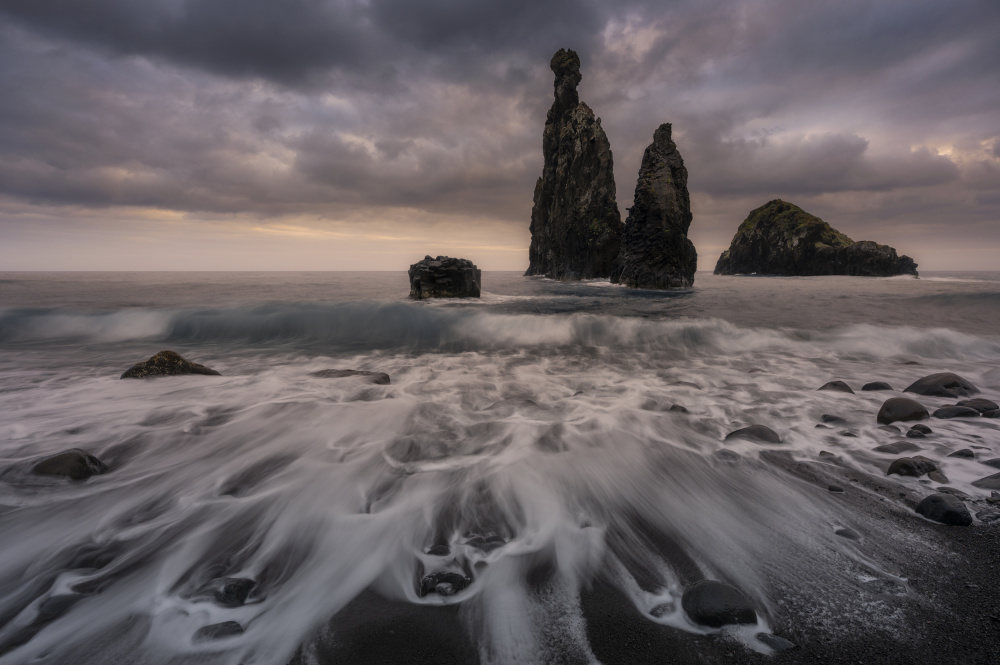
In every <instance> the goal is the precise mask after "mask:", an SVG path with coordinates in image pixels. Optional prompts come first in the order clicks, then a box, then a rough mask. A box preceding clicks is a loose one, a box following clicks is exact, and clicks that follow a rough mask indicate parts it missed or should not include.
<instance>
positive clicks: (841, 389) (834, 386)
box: [816, 381, 854, 395]
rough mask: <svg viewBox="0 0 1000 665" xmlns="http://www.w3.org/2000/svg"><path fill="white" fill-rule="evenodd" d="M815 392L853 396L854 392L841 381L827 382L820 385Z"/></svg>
mask: <svg viewBox="0 0 1000 665" xmlns="http://www.w3.org/2000/svg"><path fill="white" fill-rule="evenodd" d="M816 390H833V391H835V392H838V393H851V394H852V395H853V394H854V391H853V390H851V387H850V386H849V385H847V384H846V383H844V382H843V381H829V382H827V383H824V384H823V385H821V386H820V387H819V388H817V389H816Z"/></svg>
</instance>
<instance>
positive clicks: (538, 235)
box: [524, 49, 623, 280]
mask: <svg viewBox="0 0 1000 665" xmlns="http://www.w3.org/2000/svg"><path fill="white" fill-rule="evenodd" d="M549 66H550V67H551V68H552V71H553V72H554V73H555V101H554V102H553V103H552V108H550V109H549V112H548V115H547V116H546V118H545V130H544V131H543V132H542V157H543V160H544V164H543V166H542V176H541V177H540V178H539V179H538V182H537V183H536V184H535V196H534V205H533V206H532V209H531V227H530V230H531V245H530V246H529V248H528V270H527V272H525V273H524V274H525V275H543V276H545V277H550V278H552V279H560V280H575V279H592V278H596V277H610V276H611V271H612V267H613V265H614V263H615V259H616V258H617V257H618V254H619V252H620V250H621V236H622V231H623V225H622V220H621V213H620V212H619V211H618V202H617V200H616V194H615V176H614V164H613V159H612V156H611V144H610V143H609V142H608V137H607V135H606V134H605V133H604V129H603V128H602V127H601V120H600V118H596V117H594V112H593V111H591V110H590V107H588V106H587V105H586V104H584V103H583V102H581V101H580V96H579V93H578V92H577V89H576V87H577V86H578V85H579V84H580V79H581V78H582V77H581V75H580V58H579V56H578V55H577V54H576V53H575V52H574V51H571V50H567V49H560V50H559V51H558V52H556V54H555V55H554V56H552V61H551V62H550V63H549Z"/></svg>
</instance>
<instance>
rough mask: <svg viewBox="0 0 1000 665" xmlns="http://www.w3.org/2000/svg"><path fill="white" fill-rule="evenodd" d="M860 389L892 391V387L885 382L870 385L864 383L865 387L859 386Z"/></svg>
mask: <svg viewBox="0 0 1000 665" xmlns="http://www.w3.org/2000/svg"><path fill="white" fill-rule="evenodd" d="M861 389H862V390H893V387H892V386H890V385H889V384H888V383H886V382H885V381H872V382H871V383H866V384H865V385H863V386H861Z"/></svg>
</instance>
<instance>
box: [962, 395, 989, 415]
mask: <svg viewBox="0 0 1000 665" xmlns="http://www.w3.org/2000/svg"><path fill="white" fill-rule="evenodd" d="M955 406H965V407H968V408H970V409H975V410H976V411H978V412H979V413H988V412H990V411H996V410H997V409H1000V406H997V403H996V402H991V401H990V400H988V399H982V398H981V397H977V398H976V399H963V400H962V401H961V402H959V403H958V404H956V405H955Z"/></svg>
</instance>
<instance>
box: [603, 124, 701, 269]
mask: <svg viewBox="0 0 1000 665" xmlns="http://www.w3.org/2000/svg"><path fill="white" fill-rule="evenodd" d="M687 178H688V173H687V169H686V168H684V160H683V159H682V158H681V154H680V153H679V152H677V145H676V144H675V143H674V142H673V140H672V139H671V138H670V124H669V123H664V124H662V125H660V126H659V128H658V129H657V130H656V132H654V133H653V142H652V143H650V144H649V147H647V148H646V152H645V153H643V155H642V166H640V167H639V179H638V180H637V181H636V183H635V203H634V204H633V205H632V207H631V208H629V216H628V219H627V220H626V221H625V235H624V237H623V238H622V249H621V256H620V257H619V259H618V263H617V265H616V266H615V270H614V272H613V273H612V275H611V281H612V282H615V283H617V284H625V285H627V286H631V287H633V288H637V289H670V288H678V287H690V286H691V285H692V284H693V283H694V271H695V269H696V268H697V267H698V253H697V252H696V251H695V249H694V244H693V243H692V242H691V241H690V240H688V237H687V232H688V228H689V227H690V226H691V197H690V196H689V195H688V189H687Z"/></svg>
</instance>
